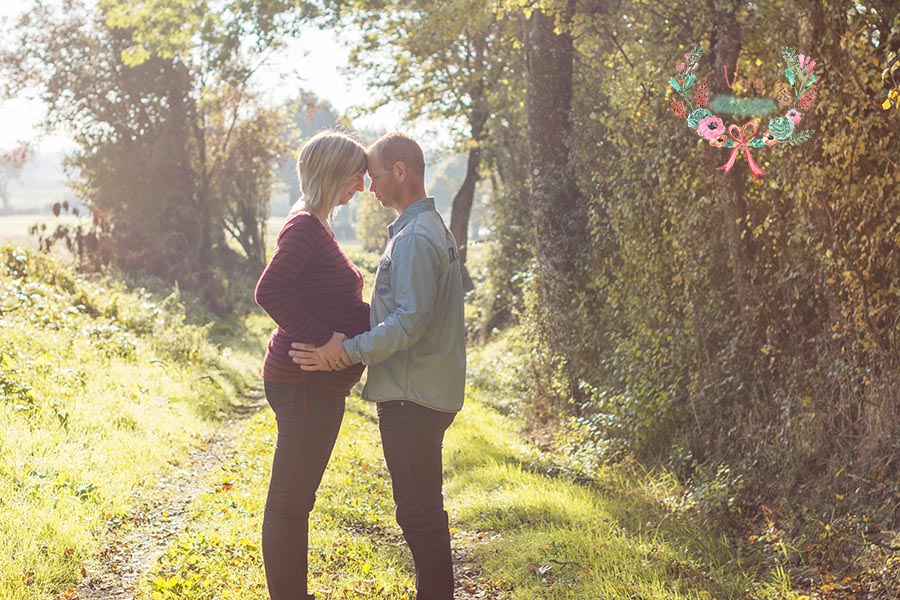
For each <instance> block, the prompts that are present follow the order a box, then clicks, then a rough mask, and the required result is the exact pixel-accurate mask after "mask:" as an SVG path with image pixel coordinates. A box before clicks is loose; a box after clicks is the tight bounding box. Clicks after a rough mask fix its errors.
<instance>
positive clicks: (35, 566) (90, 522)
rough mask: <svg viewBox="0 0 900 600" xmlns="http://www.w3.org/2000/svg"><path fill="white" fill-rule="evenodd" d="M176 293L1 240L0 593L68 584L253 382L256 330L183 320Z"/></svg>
mask: <svg viewBox="0 0 900 600" xmlns="http://www.w3.org/2000/svg"><path fill="white" fill-rule="evenodd" d="M148 283H152V282H148ZM160 289H163V286H160ZM186 303H187V301H186V300H183V299H182V298H180V296H179V295H178V294H177V293H174V294H173V293H169V291H167V292H165V293H164V294H155V293H153V292H151V291H147V290H145V289H140V290H137V291H130V290H128V289H126V288H125V287H124V286H123V285H121V284H116V283H113V282H110V281H105V280H104V281H101V280H91V279H87V278H82V277H79V276H76V275H75V274H73V273H72V272H71V271H70V270H69V269H67V268H64V267H62V266H60V265H59V264H58V263H57V262H55V261H54V260H52V259H50V258H48V257H46V256H40V255H33V254H31V253H30V252H26V251H24V250H22V249H18V248H14V247H11V246H3V247H0V598H2V599H25V598H28V599H29V600H42V599H45V598H46V599H50V598H56V597H58V596H59V595H60V594H61V593H62V592H64V591H65V590H66V589H68V588H71V587H72V586H73V585H75V584H76V583H77V582H78V581H80V579H81V569H82V566H83V565H84V564H86V562H87V561H88V559H89V558H90V557H93V556H95V555H96V554H97V552H98V551H99V550H100V549H101V548H102V545H103V543H104V541H105V540H106V538H107V535H108V532H110V531H112V530H114V529H116V528H118V527H121V526H122V525H123V524H127V522H128V521H130V520H133V519H135V518H139V517H140V515H139V510H140V508H139V506H140V499H141V498H142V497H144V496H145V495H146V493H147V492H148V491H151V490H152V489H153V487H154V486H155V484H156V482H157V481H158V479H159V477H160V476H161V475H163V474H164V473H165V472H166V471H168V470H171V469H172V468H173V466H175V467H177V466H180V465H181V463H182V462H183V461H184V460H185V459H186V457H187V455H188V452H189V450H190V449H191V448H192V447H196V446H197V445H199V444H200V443H201V441H202V440H204V439H206V438H207V437H208V436H209V435H210V434H211V433H212V431H213V429H214V428H216V427H217V423H218V422H219V421H220V419H221V418H222V417H223V416H225V415H226V414H227V410H226V409H227V407H228V406H229V404H231V403H237V402H238V401H239V400H238V395H239V394H240V393H241V392H242V391H244V388H245V387H246V385H247V384H246V382H255V380H256V372H255V370H256V368H257V365H258V363H259V358H258V357H259V355H260V352H261V350H260V347H259V339H260V334H253V335H249V336H247V338H246V343H244V344H241V343H238V342H236V340H237V339H238V338H239V337H240V336H239V334H238V333H235V330H233V329H232V330H231V331H230V332H229V331H228V329H227V327H226V324H225V323H222V322H218V323H216V324H210V325H197V324H191V323H190V320H189V318H188V317H187V315H186V310H185V304H186ZM194 312H195V313H196V314H197V315H199V316H202V313H198V312H197V311H196V310H195V311H194ZM210 323H212V322H210ZM217 336H218V337H219V338H220V339H223V340H224V339H226V338H227V339H228V340H230V343H229V347H230V348H231V349H230V351H226V352H221V353H220V352H219V350H218V348H217V347H216V346H215V345H213V344H212V343H211V342H210V341H209V340H210V339H213V338H216V337H217Z"/></svg>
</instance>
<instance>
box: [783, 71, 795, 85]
mask: <svg viewBox="0 0 900 600" xmlns="http://www.w3.org/2000/svg"><path fill="white" fill-rule="evenodd" d="M784 74H785V75H787V80H788V81H789V82H790V83H791V85H794V72H793V71H791V70H790V69H785V70H784Z"/></svg>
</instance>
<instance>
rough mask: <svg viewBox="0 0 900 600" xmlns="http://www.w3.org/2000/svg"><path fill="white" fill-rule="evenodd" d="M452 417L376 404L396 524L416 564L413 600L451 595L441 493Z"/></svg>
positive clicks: (400, 404)
mask: <svg viewBox="0 0 900 600" xmlns="http://www.w3.org/2000/svg"><path fill="white" fill-rule="evenodd" d="M455 416H456V413H447V412H440V411H437V410H432V409H430V408H426V407H424V406H421V405H419V404H416V403H414V402H409V401H406V400H399V401H390V402H379V403H378V425H379V429H380V430H381V443H382V446H383V447H384V459H385V462H386V463H387V467H388V471H390V473H391V486H392V487H393V491H394V502H395V503H396V504H397V524H399V525H400V529H401V530H402V531H403V537H404V538H405V539H406V543H407V545H408V546H409V549H410V551H411V552H412V556H413V562H414V563H415V565H416V600H453V559H452V556H451V554H450V530H449V526H448V522H447V512H446V511H445V510H444V496H443V495H442V493H441V489H442V484H443V473H442V460H441V447H442V444H443V441H444V432H445V431H446V430H447V428H448V427H449V426H450V423H452V422H453V418H454V417H455Z"/></svg>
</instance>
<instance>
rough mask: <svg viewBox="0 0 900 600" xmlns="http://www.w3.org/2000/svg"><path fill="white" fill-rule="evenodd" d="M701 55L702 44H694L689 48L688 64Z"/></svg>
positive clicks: (695, 60)
mask: <svg viewBox="0 0 900 600" xmlns="http://www.w3.org/2000/svg"><path fill="white" fill-rule="evenodd" d="M701 56H703V46H694V48H692V49H691V54H690V56H688V65H692V64H694V63H696V62H697V61H698V60H700V57H701Z"/></svg>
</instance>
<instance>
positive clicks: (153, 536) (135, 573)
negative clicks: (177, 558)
mask: <svg viewBox="0 0 900 600" xmlns="http://www.w3.org/2000/svg"><path fill="white" fill-rule="evenodd" d="M245 400H246V404H244V405H242V406H239V407H237V408H235V409H233V410H232V413H231V415H230V417H229V418H228V420H227V421H225V422H223V423H222V425H221V426H220V427H219V428H218V430H217V431H216V432H215V433H214V434H213V435H212V436H211V437H209V438H208V439H206V440H204V442H203V443H202V444H201V445H200V447H198V448H196V449H194V450H192V451H191V453H190V455H189V456H188V457H187V458H186V459H185V460H184V461H183V462H182V463H179V464H177V465H175V467H174V468H173V469H172V470H171V471H169V472H168V473H167V474H166V475H165V476H164V477H163V478H162V479H161V480H160V482H159V484H158V485H157V486H156V487H154V488H153V489H150V490H148V491H146V492H144V493H143V494H142V495H141V497H140V498H139V499H138V502H137V505H136V507H135V509H134V512H133V513H132V515H131V517H132V518H131V519H129V520H127V521H122V522H120V523H116V524H114V525H113V528H114V529H113V531H112V532H111V533H110V540H109V543H108V544H107V546H106V547H105V548H104V549H103V550H102V551H101V552H100V554H99V555H98V556H97V557H95V558H94V559H93V560H92V561H90V562H89V563H88V564H86V565H85V566H84V568H82V575H83V577H84V579H83V580H82V582H81V585H79V586H78V587H77V588H75V590H74V594H69V595H67V596H63V597H64V598H66V599H67V600H126V599H127V600H131V599H132V598H133V597H134V586H135V583H136V582H137V580H138V578H139V577H140V576H141V574H142V573H144V572H145V571H146V570H147V569H148V568H149V567H150V566H152V565H153V563H154V562H155V561H156V559H157V558H158V557H159V556H160V555H161V554H162V553H163V551H165V549H166V547H167V546H168V545H169V543H170V542H171V540H172V539H174V538H175V537H176V536H177V535H178V534H179V533H180V532H181V530H182V528H183V525H184V520H185V517H186V516H187V509H188V507H189V506H190V504H191V502H192V501H193V500H194V498H196V497H197V496H198V495H199V494H201V493H202V492H204V491H205V490H204V489H203V488H202V487H201V484H202V482H203V480H204V478H205V476H206V474H207V473H209V472H210V471H212V470H213V469H215V468H216V467H218V466H219V465H221V464H222V463H223V462H224V461H225V460H227V459H228V458H229V456H230V454H231V452H232V448H233V447H234V440H235V439H236V436H237V435H238V433H239V432H240V431H241V429H242V428H243V426H244V425H245V424H246V421H247V419H248V418H249V417H250V416H251V415H253V414H254V413H255V412H256V411H257V410H259V409H260V408H261V407H262V406H264V405H265V398H264V396H263V393H262V391H261V390H255V391H253V392H251V394H250V395H249V396H248V397H246V398H245Z"/></svg>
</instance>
